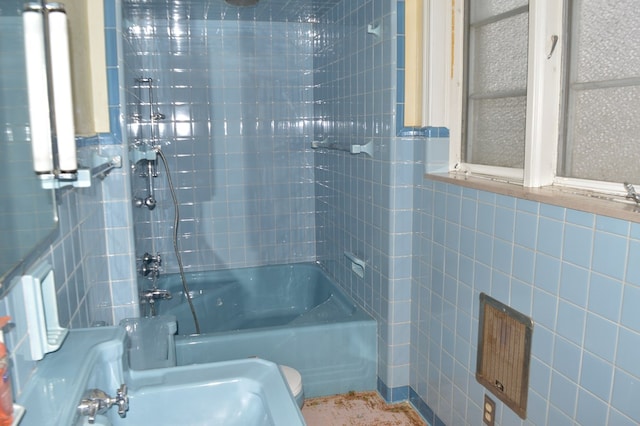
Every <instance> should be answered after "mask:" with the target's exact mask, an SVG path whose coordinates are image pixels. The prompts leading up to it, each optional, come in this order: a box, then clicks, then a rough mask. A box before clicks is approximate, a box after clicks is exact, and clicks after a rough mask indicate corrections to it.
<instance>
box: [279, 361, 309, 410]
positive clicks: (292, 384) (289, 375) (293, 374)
mask: <svg viewBox="0 0 640 426" xmlns="http://www.w3.org/2000/svg"><path fill="white" fill-rule="evenodd" d="M279 367H280V371H281V372H282V375H283V376H284V377H285V379H286V380H287V385H289V390H290V391H291V393H292V394H293V397H294V398H295V400H296V404H298V407H299V408H302V405H303V404H304V391H303V389H302V376H301V375H300V372H299V371H298V370H296V369H295V368H291V367H289V366H287V365H280V366H279Z"/></svg>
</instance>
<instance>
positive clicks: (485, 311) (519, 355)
mask: <svg viewBox="0 0 640 426" xmlns="http://www.w3.org/2000/svg"><path fill="white" fill-rule="evenodd" d="M479 320H480V323H479V330H478V362H477V369H476V379H477V380H478V382H479V383H480V384H481V385H483V386H484V387H486V388H487V389H489V390H490V391H491V392H492V393H493V394H494V395H495V396H496V397H498V398H499V399H500V400H501V401H502V402H504V403H505V404H507V406H508V407H509V408H511V409H512V410H513V411H515V412H516V414H518V416H520V417H521V418H523V419H525V418H526V417H527V394H528V390H529V362H530V360H531V334H532V332H533V321H532V320H531V318H529V317H527V316H525V315H523V314H521V313H520V312H518V311H516V310H514V309H512V308H510V307H509V306H506V305H504V304H502V303H500V302H498V301H497V300H495V299H493V298H491V297H490V296H487V295H486V294H485V293H481V294H480V318H479Z"/></svg>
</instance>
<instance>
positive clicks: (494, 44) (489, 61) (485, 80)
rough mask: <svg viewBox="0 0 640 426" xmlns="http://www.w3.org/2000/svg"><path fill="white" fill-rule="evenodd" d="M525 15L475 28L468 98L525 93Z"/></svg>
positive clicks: (526, 24)
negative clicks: (523, 91) (504, 93)
mask: <svg viewBox="0 0 640 426" xmlns="http://www.w3.org/2000/svg"><path fill="white" fill-rule="evenodd" d="M527 26H528V14H526V13H521V14H519V15H516V16H513V17H510V18H508V19H504V20H501V21H498V22H493V23H491V24H488V25H483V26H481V27H479V28H475V29H474V30H473V31H472V33H471V47H470V50H471V52H472V55H473V56H472V58H473V65H472V68H471V74H472V77H471V80H470V84H471V86H470V88H469V91H470V93H471V94H478V93H490V92H496V91H508V90H525V89H526V87H527V50H528V49H527V48H528V35H527Z"/></svg>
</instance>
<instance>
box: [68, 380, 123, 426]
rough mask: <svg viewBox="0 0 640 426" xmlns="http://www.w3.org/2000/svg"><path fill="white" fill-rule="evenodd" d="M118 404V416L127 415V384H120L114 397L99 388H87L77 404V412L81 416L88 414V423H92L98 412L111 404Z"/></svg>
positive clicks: (104, 410) (100, 412)
mask: <svg viewBox="0 0 640 426" xmlns="http://www.w3.org/2000/svg"><path fill="white" fill-rule="evenodd" d="M114 405H117V406H118V414H119V415H120V417H125V416H126V415H127V410H129V397H128V396H127V385H124V384H123V385H122V386H120V388H119V389H118V390H117V393H116V396H115V398H111V397H110V396H109V395H107V394H106V393H105V392H104V391H101V390H100V389H89V390H88V391H86V392H85V394H84V396H83V397H82V400H81V401H80V404H78V413H79V414H80V415H81V416H88V417H89V419H88V420H89V423H90V424H94V423H95V421H96V416H97V415H98V414H104V413H106V412H107V410H108V409H109V408H111V407H112V406H114Z"/></svg>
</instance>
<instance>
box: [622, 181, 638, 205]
mask: <svg viewBox="0 0 640 426" xmlns="http://www.w3.org/2000/svg"><path fill="white" fill-rule="evenodd" d="M624 188H625V189H626V190H627V195H626V197H625V198H628V199H630V200H633V201H635V202H636V204H640V194H638V193H637V192H636V189H635V188H634V187H633V185H631V184H630V183H629V182H625V183H624Z"/></svg>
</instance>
